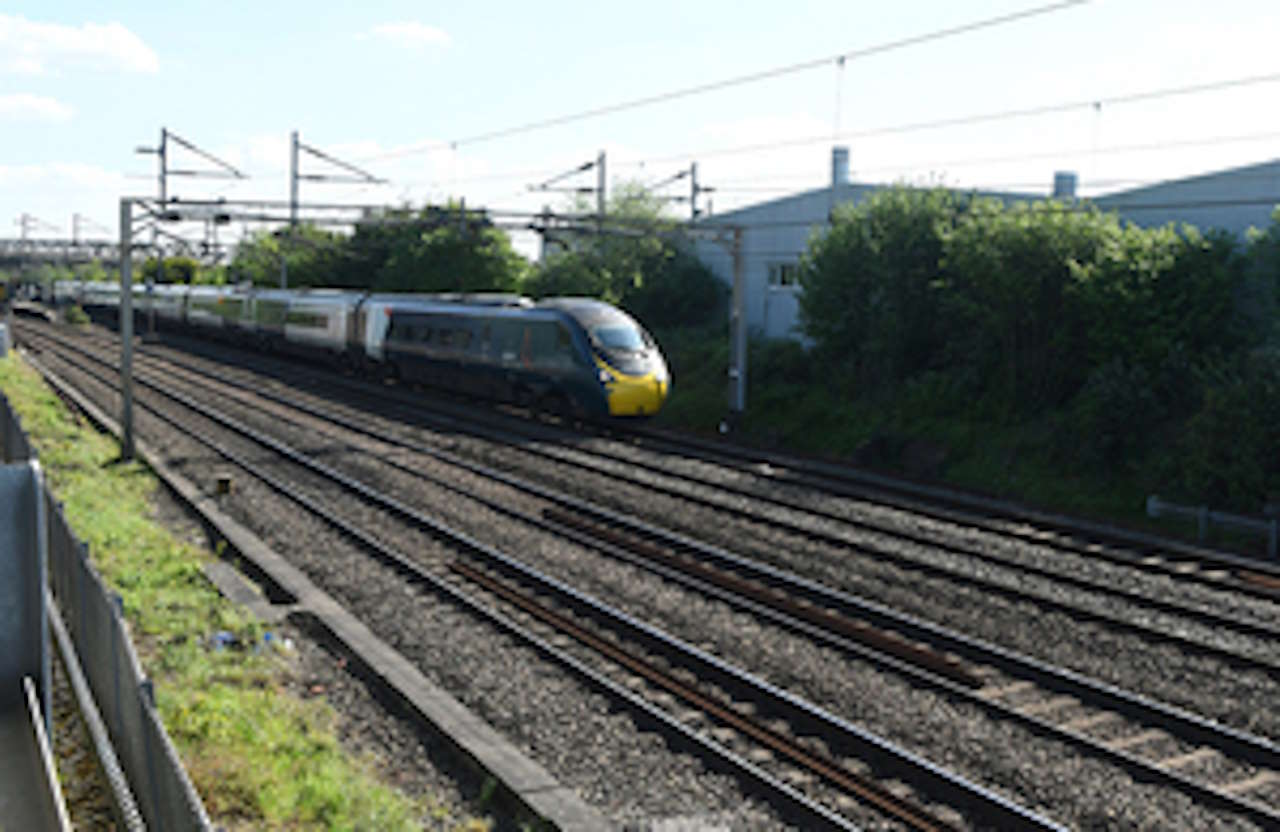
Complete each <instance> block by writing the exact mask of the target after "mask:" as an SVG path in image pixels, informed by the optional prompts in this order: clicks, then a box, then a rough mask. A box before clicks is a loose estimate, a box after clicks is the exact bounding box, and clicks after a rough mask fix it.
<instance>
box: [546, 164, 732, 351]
mask: <svg viewBox="0 0 1280 832" xmlns="http://www.w3.org/2000/svg"><path fill="white" fill-rule="evenodd" d="M662 207H663V203H662V201H661V200H660V199H658V198H656V197H654V196H653V195H652V194H650V193H649V192H648V191H647V190H645V189H644V188H643V187H642V186H641V185H639V184H637V183H624V184H622V185H619V186H618V187H617V188H615V189H614V193H613V195H612V197H611V198H610V200H609V203H608V205H607V206H606V212H605V224H606V225H607V226H608V230H607V231H606V232H605V233H601V234H593V233H590V232H579V233H576V234H574V235H572V236H571V237H570V238H569V239H568V240H567V241H566V242H567V244H568V250H567V251H564V252H561V253H557V254H552V255H550V256H548V257H547V258H546V259H545V260H544V261H543V262H542V263H540V264H539V265H538V268H537V269H536V270H535V271H534V272H533V274H532V275H531V276H530V278H529V280H528V282H527V283H526V284H525V291H527V292H528V293H529V294H532V295H534V296H535V297H548V296H565V295H577V296H586V297H596V298H600V299H602V300H605V301H608V302H610V303H615V304H618V305H619V306H622V307H623V308H625V309H627V310H629V311H630V312H632V313H633V314H634V315H635V316H636V317H637V318H639V319H640V320H642V321H644V322H646V323H648V324H650V325H651V326H683V325H692V324H698V323H702V322H703V321H705V320H707V319H708V318H709V317H710V316H711V315H712V314H713V313H714V312H715V310H716V309H717V308H718V307H719V306H720V304H721V302H722V300H723V298H724V294H725V292H724V287H723V285H722V284H721V282H720V281H719V280H718V279H717V278H716V277H715V275H714V274H712V273H711V271H710V270H709V269H707V267H706V266H704V265H703V264H702V262H701V261H700V260H698V258H697V257H695V256H694V255H693V253H692V251H691V250H690V246H689V243H688V241H687V240H685V239H683V238H682V237H681V235H680V233H679V231H678V225H677V223H675V222H673V221H672V220H670V219H668V218H665V217H663V216H662ZM589 209H590V206H589V205H588V204H587V203H586V201H585V200H583V199H578V200H577V201H575V202H574V203H573V204H572V206H571V210H573V211H574V212H575V213H579V214H581V213H587V212H588V211H589Z"/></svg>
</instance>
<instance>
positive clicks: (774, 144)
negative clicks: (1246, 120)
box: [618, 73, 1280, 167]
mask: <svg viewBox="0 0 1280 832" xmlns="http://www.w3.org/2000/svg"><path fill="white" fill-rule="evenodd" d="M1276 82H1280V73H1272V74H1270V75H1253V76H1249V77H1245V78H1231V79H1227V80H1222V81H1212V82H1208V83H1203V84H1189V85H1187V86H1182V87H1167V88H1163V89H1157V90H1145V91H1142V92H1136V93H1128V94H1124V95H1115V96H1110V97H1101V98H1094V99H1089V100H1076V101H1068V102H1063V103H1059V104H1046V105H1043V106H1039V107H1025V108H1020V109H1013V110H1000V111H996V112H991V113H977V114H973V115H967V116H954V117H951V118H944V119H936V120H931V121H918V122H909V123H906V124H897V125H887V126H884V127H872V128H868V129H864V130H854V131H849V132H845V133H841V134H839V138H842V139H864V138H874V137H877V136H891V135H900V134H902V133H914V132H920V131H926V130H938V129H942V128H947V127H966V126H971V125H974V124H984V123H990V122H995V121H1009V120H1012V119H1020V118H1033V117H1037V116H1045V115H1055V114H1058V113H1064V112H1070V111H1073V110H1082V109H1090V110H1091V109H1093V108H1095V107H1097V106H1100V105H1108V106H1116V105H1118V104H1133V103H1137V102H1140V101H1156V100H1159V99H1163V98H1172V97H1175V96H1183V95H1197V94H1200V93H1207V92H1221V91H1223V90H1226V89H1232V88H1239V87H1249V86H1255V85H1258V84H1273V83H1276ZM831 139H832V137H831V134H830V133H827V134H824V135H820V136H803V137H797V138H794V139H778V140H776V141H771V142H761V143H757V144H749V145H737V146H734V147H721V148H713V149H709V150H699V151H696V152H687V153H680V154H673V155H669V156H658V157H653V158H649V159H637V160H633V161H623V162H619V163H618V164H619V165H623V166H626V167H640V166H644V165H651V164H662V163H670V162H678V161H681V160H683V159H687V158H691V157H697V158H699V159H701V158H708V157H714V156H734V155H741V154H749V153H760V152H762V151H767V150H780V149H782V148H787V147H800V146H803V145H810V144H826V143H829V142H830V141H831Z"/></svg>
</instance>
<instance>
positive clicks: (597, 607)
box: [64, 347, 1059, 829]
mask: <svg viewBox="0 0 1280 832" xmlns="http://www.w3.org/2000/svg"><path fill="white" fill-rule="evenodd" d="M72 348H73V349H75V347H72ZM88 357H90V358H91V359H94V360H98V361H100V359H97V358H96V357H95V356H88ZM64 360H66V359H64ZM68 363H72V364H73V365H76V364H75V362H68ZM76 366H79V367H80V369H81V371H82V372H85V373H86V374H88V375H90V376H92V377H94V378H96V379H97V380H98V381H99V383H102V384H105V385H107V386H109V387H110V386H111V382H110V381H105V380H103V379H102V378H101V376H100V375H98V374H96V373H94V372H93V371H90V370H87V369H85V368H84V367H83V365H76ZM139 381H140V382H141V383H142V384H143V386H146V387H148V388H150V389H152V390H154V391H155V392H157V393H159V394H160V395H161V396H163V397H165V398H169V399H171V400H172V401H175V402H177V403H178V404H180V405H182V406H183V407H185V408H187V409H189V410H192V411H194V412H197V413H200V414H201V415H203V416H204V417H205V418H208V419H210V420H211V421H213V422H216V423H217V424H219V425H221V426H223V427H225V428H227V429H228V430H231V431H233V432H235V433H238V434H240V435H242V436H244V437H245V438H248V439H250V440H251V441H253V442H255V443H257V444H259V445H262V446H264V447H268V448H270V449H271V450H272V451H274V452H276V453H278V454H280V455H281V456H284V457H286V458H288V459H290V460H291V461H292V462H294V463H296V464H298V465H300V466H302V467H305V468H307V469H309V470H312V471H314V472H315V473H317V474H320V475H321V476H322V477H325V478H327V479H329V480H330V481H333V482H335V483H338V484H339V485H341V486H342V487H343V488H345V489H347V490H349V491H351V492H352V493H356V494H358V495H360V496H361V497H362V498H364V499H366V500H368V501H369V502H372V503H376V504H378V505H380V506H381V507H382V508H384V509H386V510H389V511H391V512H392V513H394V514H397V515H399V516H401V517H403V518H404V519H406V520H409V521H410V522H413V523H414V524H416V525H418V526H419V527H420V528H423V529H424V530H426V531H428V532H431V533H433V534H435V535H437V536H438V537H440V538H442V539H444V540H446V541H448V542H449V543H451V544H452V545H455V546H457V547H459V548H461V549H463V550H465V551H467V552H468V553H470V554H473V555H478V556H480V557H481V558H482V559H484V560H485V561H487V562H489V563H490V564H492V565H496V566H497V567H499V568H502V569H505V570H509V571H512V572H514V573H517V574H519V575H520V576H521V577H522V579H524V580H526V581H533V582H536V583H537V584H538V585H539V586H540V587H543V588H544V589H547V590H548V591H554V592H555V593H556V594H557V596H558V597H559V598H562V599H566V600H568V601H569V602H570V603H572V604H574V605H578V606H580V607H584V608H587V609H589V610H591V611H592V612H593V613H594V614H595V615H597V616H603V617H606V618H608V619H609V620H610V621H611V623H612V626H614V627H615V628H622V629H623V630H625V631H626V632H627V634H628V635H630V636H632V637H638V638H640V639H642V640H645V643H646V646H647V647H656V648H661V649H663V650H664V651H665V652H666V653H667V654H668V656H669V657H670V658H671V659H673V660H675V661H678V662H680V663H682V664H685V665H690V664H692V665H694V666H697V667H698V668H699V669H700V670H701V672H703V673H710V674H714V675H715V677H716V678H715V679H714V680H713V683H718V684H720V685H721V686H722V687H724V688H726V689H732V688H735V687H738V688H743V689H746V688H749V689H751V690H752V691H753V692H754V693H753V695H754V696H755V697H756V698H757V699H759V698H761V697H763V698H764V700H765V701H766V702H767V703H770V704H771V707H773V708H777V709H780V710H782V711H783V712H785V713H786V714H787V715H788V716H787V718H788V721H790V722H792V724H793V725H796V731H797V733H798V734H804V733H811V734H820V735H821V736H823V737H824V739H825V740H827V741H828V743H831V742H833V741H836V740H839V741H843V742H845V743H847V744H849V745H851V746H853V747H855V748H856V749H858V751H859V752H860V754H856V753H851V754H850V756H862V757H864V758H865V757H866V756H870V757H872V758H873V759H874V765H876V766H877V767H880V768H885V769H888V770H889V771H891V772H892V774H893V776H901V777H904V778H906V779H910V780H914V781H920V780H923V781H925V783H926V788H927V789H928V790H929V791H931V792H937V793H938V794H939V795H941V796H943V798H944V800H945V801H946V802H948V803H949V804H950V805H953V806H957V807H958V808H961V809H962V810H964V811H967V812H968V813H969V814H970V815H971V816H973V817H977V818H980V819H983V820H986V821H989V822H992V823H994V824H995V825H996V826H997V827H999V828H1010V829H1056V828H1059V827H1057V826H1056V825H1055V824H1053V823H1052V822H1050V821H1047V820H1045V819H1044V818H1041V817H1038V816H1036V815H1034V814H1033V813H1031V812H1029V811H1028V810H1026V809H1024V808H1022V807H1020V806H1017V805H1016V804H1013V803H1011V802H1009V801H1008V800H1006V799H1005V798H1002V797H1000V796H999V795H996V794H994V793H992V792H990V791H988V790H986V789H984V788H983V787H981V786H978V785H976V784H973V783H971V782H969V781H967V780H964V779H963V778H960V777H958V776H956V775H955V774H953V773H951V772H949V771H947V770H945V769H941V768H939V767H937V766H936V765H934V764H932V763H929V762H928V761H926V760H923V759H922V758H919V757H916V756H915V755H912V754H910V753H909V752H906V751H904V750H902V749H900V748H897V747H896V746H894V745H893V744H891V743H888V742H887V741H885V740H882V739H880V738H878V737H875V736H874V735H871V734H868V733H867V732H865V731H862V730H861V729H858V728H857V727H856V726H853V725H851V724H849V723H847V722H845V721H844V720H841V719H840V718H839V717H836V716H834V715H832V714H829V713H827V712H825V711H823V710H822V709H820V708H817V707H816V706H813V705H812V704H810V703H808V702H805V701H804V700H801V699H799V698H797V697H795V696H793V695H791V694H789V693H787V692H786V691H783V690H781V689H778V688H775V687H773V686H771V685H769V684H768V683H765V682H763V681H761V680H758V679H755V678H754V677H752V676H751V675H750V674H747V673H745V672H744V671H741V670H738V669H737V668H734V667H732V666H731V665H728V664H726V663H724V662H722V661H720V660H718V659H715V658H714V657H711V656H709V655H707V654H705V653H703V652H702V651H700V650H698V649H697V648H694V647H692V646H690V645H686V644H684V643H683V642H680V641H678V640H676V639H674V638H672V637H670V636H667V635H666V634H664V633H662V632H661V631H659V630H657V629H656V628H653V627H651V626H649V625H646V624H644V623H642V622H638V621H636V620H635V619H632V618H630V617H629V616H627V615H626V614H625V613H621V612H618V611H616V610H612V609H611V608H609V607H608V606H607V605H603V604H600V603H599V602H596V601H595V600H594V599H590V598H589V597H587V596H585V595H582V594H581V593H578V592H577V591H576V590H573V589H572V588H570V587H567V586H565V585H563V584H560V583H559V582H557V581H555V580H554V579H551V578H549V577H547V576H545V575H542V574H541V573H539V572H537V571H536V570H533V569H531V568H530V567H528V566H526V565H524V564H522V563H520V562H519V561H517V560H515V559H513V558H510V557H509V556H507V555H504V554H502V553H500V552H498V551H497V550H495V549H492V548H491V547H488V546H487V545H486V544H483V543H481V542H479V541H476V540H475V539H473V538H471V537H469V536H468V535H465V534H463V533H461V532H458V531H456V530H454V529H451V528H450V527H448V526H446V525H444V524H442V523H440V522H439V521H436V520H434V519H433V518H430V517H427V516H426V515H423V514H421V513H420V512H418V511H416V510H415V509H413V508H411V507H409V506H407V505H405V504H403V503H401V502H400V501H398V500H396V499H395V498H393V497H390V496H388V495H385V494H382V493H380V492H378V491H377V490H375V489H373V488H371V487H370V486H368V485H366V484H364V483H362V482H360V481H358V480H355V479H354V478H351V477H348V476H347V475H345V474H343V473H341V472H339V471H336V470H334V469H332V468H330V467H329V466H327V465H324V464H323V463H319V462H316V461H315V460H313V459H311V458H309V457H308V456H307V455H305V454H302V453H300V452H298V451H296V450H295V449H293V448H291V447H289V446H288V445H286V444H285V443H282V442H280V441H279V440H276V439H274V438H272V437H269V436H266V435H264V434H261V433H260V432H258V431H256V430H254V429H252V428H248V427H246V426H244V425H241V424H239V423H237V422H236V421H235V420H234V419H231V418H230V417H227V416H226V415H225V414H222V413H219V412H217V411H216V410H214V409H212V408H208V407H206V406H204V405H201V404H200V403H198V402H196V401H194V400H193V399H191V398H190V397H187V396H184V395H182V394H179V393H174V392H171V391H167V390H164V389H162V388H161V387H160V386H159V385H158V384H155V383H153V382H151V381H149V380H147V379H144V378H140V379H139ZM143 406H144V407H146V408H147V409H148V410H150V411H151V412H152V413H153V414H155V415H156V416H157V417H159V418H161V419H162V420H163V421H165V422H166V423H168V424H170V425H172V426H173V427H175V428H177V429H178V430H180V431H181V432H182V433H184V434H185V435H190V436H192V438H194V439H197V441H200V442H201V443H202V444H205V445H206V446H207V447H211V448H213V449H214V450H215V451H216V452H217V453H219V454H220V455H222V456H224V457H226V458H227V459H229V460H231V461H232V462H234V463H235V464H237V465H239V466H240V467H242V468H244V469H245V470H247V471H249V472H250V473H251V474H253V476H255V477H258V478H260V479H263V481H264V482H266V483H267V484H269V485H272V486H273V488H277V490H281V493H284V494H286V496H288V497H290V498H291V499H294V500H297V501H300V503H301V501H303V500H306V501H308V503H309V504H310V507H311V508H312V509H313V510H314V511H315V513H317V515H318V516H321V517H323V518H324V519H325V520H326V522H329V523H331V524H333V525H335V527H336V528H337V527H341V526H347V524H345V521H341V520H339V519H338V518H334V517H332V516H331V512H328V513H327V512H326V510H325V509H324V508H323V507H320V506H318V505H316V504H315V503H313V502H310V501H309V498H306V497H304V496H303V495H300V494H297V493H296V492H295V491H293V490H292V489H290V488H289V487H288V486H287V484H285V483H282V482H279V481H278V480H276V479H275V478H274V477H272V476H271V475H269V474H266V473H265V472H263V471H261V470H260V469H258V468H257V467H256V466H254V465H253V464H252V463H249V462H248V461H247V460H244V459H243V458H242V457H240V456H238V455H236V454H234V452H231V451H229V450H228V449H226V448H224V447H222V446H219V445H217V444H216V443H213V442H212V441H211V440H208V439H206V438H204V437H200V436H198V435H196V434H195V433H194V432H191V431H190V429H189V428H188V427H186V426H183V425H181V424H179V423H178V422H177V420H175V419H173V418H172V417H168V416H165V415H164V414H161V413H160V412H159V411H157V410H155V409H154V407H152V406H151V405H149V404H144V405H143ZM347 533H348V534H353V536H355V537H356V538H357V539H359V540H360V541H361V542H362V544H363V545H365V546H366V547H376V549H377V550H379V551H382V552H384V553H387V552H388V547H385V546H383V545H382V544H379V543H378V542H377V541H376V540H374V539H373V538H372V537H371V536H369V535H368V534H367V533H364V532H362V531H361V530H359V529H355V528H354V527H349V526H348V527H347ZM389 551H390V553H392V554H395V555H396V557H395V558H393V559H392V561H391V562H392V563H393V565H395V566H396V568H397V569H398V570H408V571H407V574H411V575H414V576H415V577H417V578H421V579H424V580H426V581H428V582H429V583H432V584H433V585H434V584H435V583H436V582H437V581H438V580H439V579H438V578H436V577H435V576H433V575H431V574H430V573H429V572H427V571H426V570H424V569H423V568H422V567H421V566H419V565H417V564H416V563H414V562H413V561H412V560H410V559H408V558H406V557H405V556H403V555H399V554H398V553H395V552H394V550H389ZM748 765H749V764H748ZM753 779H758V778H757V777H753ZM779 785H781V784H779ZM783 788H786V787H783ZM796 797H802V796H799V795H796ZM802 799H803V798H802ZM792 802H794V801H792ZM817 808H819V809H821V808H822V807H817ZM828 822H829V819H828Z"/></svg>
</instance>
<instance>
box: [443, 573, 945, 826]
mask: <svg viewBox="0 0 1280 832" xmlns="http://www.w3.org/2000/svg"><path fill="white" fill-rule="evenodd" d="M449 568H450V569H452V570H454V571H455V572H457V573H458V574H460V575H462V576H463V577H465V578H467V579H468V580H470V581H471V582H473V583H476V584H478V585H480V586H482V587H484V588H485V589H487V590H489V591H490V592H492V593H494V594H495V595H498V596H500V597H502V598H503V599H505V600H507V601H509V602H510V603H512V604H515V605H516V606H517V607H519V608H520V609H522V610H524V611H525V612H527V613H529V614H531V615H533V616H534V617H536V618H538V619H539V620H541V621H543V622H545V623H547V624H549V625H551V626H552V627H554V628H555V629H556V630H557V631H559V632H561V633H564V634H566V635H568V636H570V637H572V638H573V639H575V640H577V641H578V642H579V643H581V644H584V645H586V646H587V647H590V648H591V649H592V650H594V651H596V652H597V653H599V654H600V655H602V656H604V657H605V658H607V659H609V660H610V661H612V662H613V663H614V664H617V665H619V666H620V667H624V668H626V669H627V670H629V671H631V672H632V673H634V674H635V675H637V676H639V677H641V678H643V679H645V680H646V681H648V682H650V683H652V684H654V685H657V686H658V687H660V688H662V689H663V690H665V691H667V692H668V693H670V694H673V695H675V696H677V697H679V698H680V699H682V700H684V701H685V702H686V703H688V704H689V705H692V706H693V707H695V708H697V709H698V710H700V711H703V712H705V713H707V714H710V715H711V716H712V718H713V719H715V720H716V721H717V722H720V723H723V724H725V725H728V726H729V727H730V728H733V729H734V730H735V731H737V732H738V733H740V734H743V735H744V736H747V737H750V738H751V739H753V740H755V741H756V742H757V743H759V744H760V745H762V746H764V747H765V748H768V749H769V750H771V751H773V752H775V753H777V754H779V755H781V756H782V757H785V758H786V759H788V760H790V761H791V762H793V763H795V764H796V765H798V766H801V767H803V768H805V769H807V770H808V771H810V772H812V773H814V774H817V775H818V776H819V777H821V778H822V779H824V780H826V781H828V782H829V783H831V784H832V785H834V786H836V787H837V788H840V789H842V790H844V791H845V792H848V793H849V794H852V795H857V796H858V797H859V798H861V799H862V800H864V801H866V802H867V803H869V804H870V805H872V806H874V807H875V808H876V809H878V810H879V811H880V813H881V814H883V815H886V816H888V817H892V818H895V819H897V820H900V821H902V822H903V823H905V824H907V826H909V827H910V828H912V829H920V830H948V829H955V827H953V826H952V825H950V824H947V823H943V822H942V821H939V820H938V819H937V818H934V817H932V816H931V815H929V814H928V813H927V812H925V811H924V810H923V809H922V808H921V807H919V806H917V805H916V804H915V802H914V801H910V800H906V799H904V798H901V797H898V796H897V795H895V794H893V793H892V792H890V791H889V790H888V789H886V788H884V787H883V786H881V785H880V784H879V783H876V782H875V781H873V780H870V779H868V778H866V777H862V776H859V775H857V774H854V773H852V772H849V771H845V770H844V769H842V768H840V767H839V764H838V763H836V761H834V760H829V759H824V758H823V757H822V756H821V755H818V754H815V753H813V752H811V751H807V750H805V749H804V748H802V747H801V746H799V745H797V744H796V743H795V742H793V741H792V740H791V739H790V738H788V737H786V736H785V735H783V734H782V733H780V732H778V731H775V730H773V729H771V728H769V727H767V726H766V725H764V724H763V723H762V722H760V721H759V720H756V719H750V718H748V717H746V716H743V715H742V714H739V713H737V712H736V711H734V710H733V709H732V708H729V707H727V706H725V705H723V704H721V703H719V702H716V701H715V700H713V699H712V698H710V697H709V696H707V695H705V694H703V693H700V692H699V691H698V690H697V689H696V688H694V687H693V686H691V685H686V684H684V683H683V682H681V681H679V680H678V679H676V678H675V677H674V676H672V675H671V674H670V673H668V672H665V671H663V670H661V669H660V668H658V667H657V666H656V665H654V664H652V663H651V662H647V661H645V660H644V659H643V658H641V657H638V656H634V655H632V654H631V653H629V652H628V651H626V650H623V649H622V648H620V647H618V646H616V645H614V644H611V643H610V642H609V641H607V640H606V639H604V638H602V637H600V636H597V635H595V634H593V633H592V632H591V631H590V630H588V629H587V628H585V627H582V626H580V625H578V624H575V623H574V622H573V621H572V620H570V619H569V618H568V617H566V616H563V615H560V614H559V613H557V612H555V611H554V610H551V609H549V608H548V607H546V606H544V605H543V604H540V603H538V602H537V601H536V600H534V599H533V598H530V597H529V596H527V595H525V594H523V593H521V592H519V591H517V590H515V589H514V588H512V587H510V586H507V585H506V584H503V583H502V582H501V581H498V580H495V579H494V578H492V577H491V576H489V575H487V574H485V573H484V572H482V571H480V570H479V569H476V568H475V567H472V566H468V565H467V564H464V563H460V562H457V561H455V562H454V563H451V564H449Z"/></svg>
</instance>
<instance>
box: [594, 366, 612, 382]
mask: <svg viewBox="0 0 1280 832" xmlns="http://www.w3.org/2000/svg"><path fill="white" fill-rule="evenodd" d="M596 378H597V379H599V380H600V383H601V384H612V383H613V382H615V381H617V379H615V378H614V377H613V373H611V372H609V371H608V370H606V369H605V368H604V367H601V368H600V369H599V370H597V371H596Z"/></svg>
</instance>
